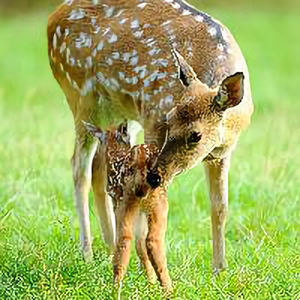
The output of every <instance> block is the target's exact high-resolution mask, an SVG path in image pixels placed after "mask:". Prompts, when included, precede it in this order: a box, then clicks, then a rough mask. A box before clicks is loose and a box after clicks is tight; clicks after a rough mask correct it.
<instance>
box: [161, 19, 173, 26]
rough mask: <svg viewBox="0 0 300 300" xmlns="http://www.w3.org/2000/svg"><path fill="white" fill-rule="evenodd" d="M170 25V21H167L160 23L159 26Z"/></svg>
mask: <svg viewBox="0 0 300 300" xmlns="http://www.w3.org/2000/svg"><path fill="white" fill-rule="evenodd" d="M170 23H171V20H168V21H166V22H164V23H162V24H161V26H166V25H168V24H170Z"/></svg>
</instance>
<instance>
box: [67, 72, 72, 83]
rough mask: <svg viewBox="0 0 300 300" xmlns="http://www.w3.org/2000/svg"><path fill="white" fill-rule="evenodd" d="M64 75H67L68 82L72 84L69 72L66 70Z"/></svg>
mask: <svg viewBox="0 0 300 300" xmlns="http://www.w3.org/2000/svg"><path fill="white" fill-rule="evenodd" d="M66 77H67V79H68V81H69V83H70V84H71V85H72V80H71V77H70V74H69V73H68V72H66Z"/></svg>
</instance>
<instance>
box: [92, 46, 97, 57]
mask: <svg viewBox="0 0 300 300" xmlns="http://www.w3.org/2000/svg"><path fill="white" fill-rule="evenodd" d="M92 55H93V57H96V56H97V48H95V49H94V50H93V53H92Z"/></svg>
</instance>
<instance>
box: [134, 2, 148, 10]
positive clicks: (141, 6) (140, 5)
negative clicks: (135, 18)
mask: <svg viewBox="0 0 300 300" xmlns="http://www.w3.org/2000/svg"><path fill="white" fill-rule="evenodd" d="M147 4H148V3H140V4H138V6H137V7H139V8H140V9H144V8H145V6H146V5H147Z"/></svg>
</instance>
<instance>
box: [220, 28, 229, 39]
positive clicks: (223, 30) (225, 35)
mask: <svg viewBox="0 0 300 300" xmlns="http://www.w3.org/2000/svg"><path fill="white" fill-rule="evenodd" d="M221 32H222V36H223V38H224V40H225V41H226V42H229V35H228V31H227V30H226V29H224V28H222V27H221Z"/></svg>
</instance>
